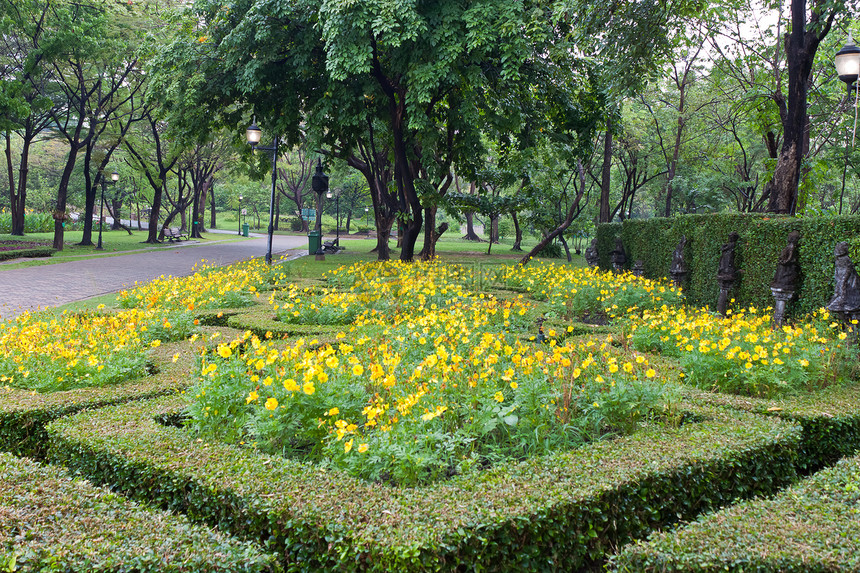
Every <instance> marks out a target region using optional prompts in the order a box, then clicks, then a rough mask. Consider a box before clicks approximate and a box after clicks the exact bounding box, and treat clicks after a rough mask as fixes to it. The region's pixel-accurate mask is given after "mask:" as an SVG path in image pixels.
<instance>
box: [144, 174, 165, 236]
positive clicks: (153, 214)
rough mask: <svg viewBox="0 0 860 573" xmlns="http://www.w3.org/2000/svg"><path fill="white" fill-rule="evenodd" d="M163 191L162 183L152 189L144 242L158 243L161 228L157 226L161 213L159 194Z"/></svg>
mask: <svg viewBox="0 0 860 573" xmlns="http://www.w3.org/2000/svg"><path fill="white" fill-rule="evenodd" d="M163 193H164V184H163V183H162V186H161V187H159V188H157V189H154V193H153V197H152V209H151V210H150V211H149V233H148V234H147V237H146V241H144V242H145V243H159V242H160V240H159V237H160V235H161V233H160V232H159V231H160V230H161V229H159V227H158V218H159V216H160V215H161V196H162V194H163Z"/></svg>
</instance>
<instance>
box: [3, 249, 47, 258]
mask: <svg viewBox="0 0 860 573" xmlns="http://www.w3.org/2000/svg"><path fill="white" fill-rule="evenodd" d="M55 252H56V249H54V248H52V247H39V248H33V249H15V250H13V251H0V261H10V260H12V259H23V258H25V257H26V258H37V257H50V256H52V255H53V254H54V253H55Z"/></svg>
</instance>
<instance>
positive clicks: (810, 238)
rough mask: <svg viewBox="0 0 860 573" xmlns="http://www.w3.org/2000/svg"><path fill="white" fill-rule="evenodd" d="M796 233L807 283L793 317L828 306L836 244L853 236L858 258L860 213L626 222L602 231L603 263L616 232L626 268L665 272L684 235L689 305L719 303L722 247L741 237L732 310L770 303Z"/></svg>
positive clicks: (599, 235)
mask: <svg viewBox="0 0 860 573" xmlns="http://www.w3.org/2000/svg"><path fill="white" fill-rule="evenodd" d="M795 230H796V231H799V232H800V235H801V238H800V243H799V257H800V266H801V275H802V282H801V286H800V289H799V291H798V293H797V294H796V295H795V300H794V302H793V303H791V304H790V305H789V311H790V313H791V314H793V315H794V316H801V315H803V314H806V313H809V312H812V311H813V310H815V309H817V308H820V307H822V306H824V305H826V304H827V302H828V301H829V300H830V297H831V296H832V295H833V272H834V255H833V250H834V247H835V246H836V243H838V242H840V241H849V244H850V254H851V255H852V258H853V260H854V261H855V262H860V258H858V256H860V216H840V217H804V218H802V219H801V218H794V217H788V216H779V215H762V214H736V213H735V214H729V213H719V214H711V215H682V216H677V217H671V218H662V217H661V218H654V219H628V220H626V221H624V222H622V223H608V224H603V225H599V226H598V228H597V233H596V238H597V248H598V252H599V254H600V267H601V268H603V269H611V268H612V264H611V260H610V252H611V251H612V250H613V249H614V247H615V239H616V237H619V238H621V240H622V242H623V244H624V248H625V250H626V252H627V268H628V269H629V268H632V266H633V264H634V263H635V261H637V260H640V259H641V260H642V261H643V262H644V268H645V276H647V277H651V278H658V277H666V276H668V275H669V267H670V265H671V263H672V252H673V251H674V250H675V248H676V246H677V245H678V242H679V241H680V239H681V236H682V235H685V236H686V237H687V239H688V241H689V242H688V244H687V246H686V248H685V252H684V261H685V262H686V263H687V266H688V268H689V271H690V274H689V277H688V278H687V282H686V283H685V284H684V292H685V295H686V297H687V301H688V303H692V304H696V305H702V306H705V305H707V306H710V307H711V308H715V307H716V305H717V298H718V295H719V285H718V283H717V278H716V276H717V268H718V266H719V259H720V246H721V245H722V244H723V243H726V242H728V235H729V233H730V232H732V231H737V233H738V234H739V235H740V239H739V241H738V246H737V249H736V251H735V252H736V257H737V258H736V265H737V268H738V269H739V270H740V271H741V272H740V278H739V279H738V283H737V284H736V285H735V288H734V290H733V292H732V296H733V297H734V298H735V300H736V302H735V305H734V307H743V306H749V305H753V306H755V307H758V308H765V307H769V306H772V305H773V302H774V301H773V296H772V294H771V292H770V283H771V281H772V280H773V275H774V272H775V270H776V261H777V258H778V257H779V253H780V252H781V251H782V249H783V248H784V247H785V245H786V238H787V236H788V233H789V232H791V231H795Z"/></svg>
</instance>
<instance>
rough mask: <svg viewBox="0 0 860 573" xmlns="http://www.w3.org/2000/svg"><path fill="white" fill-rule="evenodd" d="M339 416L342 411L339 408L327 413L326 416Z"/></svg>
mask: <svg viewBox="0 0 860 573" xmlns="http://www.w3.org/2000/svg"><path fill="white" fill-rule="evenodd" d="M338 414H340V410H339V409H338V408H332V409H331V410H329V411H328V412H326V413H325V415H326V416H337V415H338Z"/></svg>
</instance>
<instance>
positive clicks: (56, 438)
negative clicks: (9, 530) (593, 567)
mask: <svg viewBox="0 0 860 573" xmlns="http://www.w3.org/2000/svg"><path fill="white" fill-rule="evenodd" d="M186 403H187V398H186V397H184V396H173V397H163V398H158V399H154V400H148V401H140V402H132V403H128V404H124V405H120V406H114V407H109V408H104V409H101V410H98V411H90V412H83V413H80V414H77V415H75V416H72V417H67V418H62V419H59V420H56V421H54V422H52V423H51V424H50V425H49V426H48V433H49V435H50V450H49V459H51V460H52V461H54V462H56V463H60V464H63V465H66V466H67V467H69V468H70V469H71V470H72V471H73V472H75V473H78V474H80V475H84V476H86V477H88V478H89V479H91V480H93V481H94V482H97V483H107V484H111V486H112V487H114V488H116V489H119V490H121V491H127V492H129V493H130V494H133V495H136V496H140V497H141V498H143V499H148V500H151V501H153V502H155V503H157V504H159V505H161V506H163V507H167V508H170V509H173V510H181V511H184V512H187V513H188V514H189V515H190V516H192V517H193V518H194V519H200V520H204V521H206V522H208V523H210V524H213V525H217V526H218V527H219V528H221V529H223V530H226V531H231V532H233V533H236V534H238V535H243V536H246V537H248V538H253V539H259V540H264V541H265V543H266V545H267V547H268V548H269V549H274V550H276V551H277V552H278V553H279V554H281V555H282V557H283V562H284V565H285V566H286V567H287V568H289V569H291V570H297V571H393V570H397V571H430V570H455V569H457V568H465V569H467V570H500V571H510V570H529V571H531V570H542V569H558V568H565V569H571V570H574V569H577V568H578V567H581V566H583V565H586V564H588V563H589V562H591V561H594V560H598V559H600V558H601V557H602V556H603V555H604V554H605V553H607V552H609V551H611V549H612V548H613V547H617V546H618V545H619V544H621V543H623V542H626V541H628V540H630V539H633V538H637V537H642V536H644V535H645V534H647V533H648V532H649V531H650V530H652V529H653V528H655V527H658V526H663V525H665V524H669V523H673V522H675V521H677V520H678V519H689V518H692V517H694V516H695V515H697V514H699V513H700V512H702V511H706V510H709V509H713V508H716V507H720V506H722V505H725V504H727V503H729V502H731V501H732V500H734V499H737V498H743V497H748V496H752V495H757V494H769V493H772V492H774V491H777V490H778V489H780V488H782V487H784V486H785V485H786V484H788V483H790V482H792V481H793V480H794V479H795V477H796V473H795V466H794V464H795V458H796V455H797V453H796V449H797V447H798V445H799V441H800V429H799V428H798V427H797V426H795V425H794V424H791V423H787V422H784V421H782V420H779V419H776V418H766V417H761V416H753V415H748V414H744V413H740V412H735V413H733V412H729V411H727V410H724V409H720V408H710V409H700V408H697V407H691V408H692V409H693V411H697V412H698V413H699V415H700V416H702V417H703V421H700V422H690V423H687V424H685V425H683V426H682V427H680V428H662V427H656V426H654V427H650V428H645V429H643V430H642V431H640V432H639V433H637V434H635V435H633V436H630V437H625V438H620V439H616V440H611V441H603V442H598V443H595V444H592V445H590V446H587V447H583V448H581V449H577V450H574V451H572V452H568V453H564V454H559V455H553V456H546V457H542V458H537V459H534V460H531V461H528V462H522V463H516V464H511V465H508V466H504V467H498V468H494V469H491V470H487V471H484V472H480V473H478V474H474V475H468V476H458V477H456V478H453V479H451V480H449V481H446V482H441V483H436V484H433V485H431V486H426V487H419V488H397V487H389V486H385V485H380V484H367V483H364V482H360V481H357V480H355V479H353V478H350V477H348V476H346V475H343V474H341V473H338V472H332V471H325V470H323V469H321V468H319V467H316V466H312V465H308V464H303V463H300V462H297V461H294V460H288V459H285V458H281V457H277V456H268V455H263V454H260V453H257V452H256V451H254V450H253V449H251V448H240V447H234V446H229V445H226V444H222V443H210V442H207V441H204V440H203V439H202V438H198V439H195V436H193V435H192V434H191V433H189V432H187V431H186V430H183V429H181V428H176V427H165V426H162V425H159V424H158V423H156V422H155V421H154V418H155V417H156V416H164V415H169V414H171V413H173V412H177V411H179V410H181V409H182V408H183V407H184V405H185V404H186Z"/></svg>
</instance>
